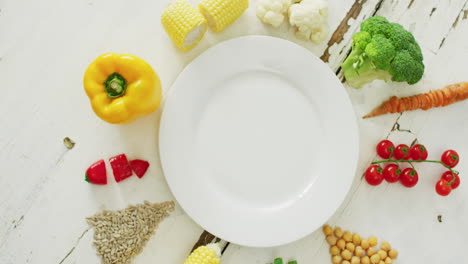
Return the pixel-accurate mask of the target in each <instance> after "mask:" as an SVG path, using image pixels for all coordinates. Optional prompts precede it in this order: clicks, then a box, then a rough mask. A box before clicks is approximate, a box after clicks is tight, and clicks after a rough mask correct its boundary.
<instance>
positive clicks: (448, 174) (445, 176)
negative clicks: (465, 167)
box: [440, 171, 460, 190]
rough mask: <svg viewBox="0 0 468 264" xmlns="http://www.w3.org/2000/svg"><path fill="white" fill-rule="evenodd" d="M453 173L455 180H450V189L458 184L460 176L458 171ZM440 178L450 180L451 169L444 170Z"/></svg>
mask: <svg viewBox="0 0 468 264" xmlns="http://www.w3.org/2000/svg"><path fill="white" fill-rule="evenodd" d="M454 174H455V180H454V181H453V182H452V185H450V187H451V188H452V190H455V189H456V188H457V187H458V186H459V185H460V177H459V176H458V173H454ZM440 179H441V180H446V181H447V182H449V183H450V182H451V181H452V172H451V171H446V172H444V173H443V174H442V177H440Z"/></svg>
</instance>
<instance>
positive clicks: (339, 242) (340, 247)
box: [336, 239, 346, 250]
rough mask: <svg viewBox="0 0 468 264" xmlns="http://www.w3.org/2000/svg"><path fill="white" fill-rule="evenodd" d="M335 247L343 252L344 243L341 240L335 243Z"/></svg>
mask: <svg viewBox="0 0 468 264" xmlns="http://www.w3.org/2000/svg"><path fill="white" fill-rule="evenodd" d="M336 245H337V246H338V248H339V249H341V250H343V249H345V247H346V242H345V241H344V240H343V239H340V240H338V242H336Z"/></svg>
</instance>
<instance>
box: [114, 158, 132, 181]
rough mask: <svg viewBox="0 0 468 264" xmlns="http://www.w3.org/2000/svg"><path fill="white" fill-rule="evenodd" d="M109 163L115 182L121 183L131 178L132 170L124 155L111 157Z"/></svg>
mask: <svg viewBox="0 0 468 264" xmlns="http://www.w3.org/2000/svg"><path fill="white" fill-rule="evenodd" d="M109 161H110V164H111V167H112V172H113V173H114V178H115V181H116V182H121V181H123V180H125V179H127V178H128V177H130V176H132V174H133V173H132V168H130V164H129V163H128V159H127V156H125V154H120V155H117V156H115V157H112V158H110V159H109Z"/></svg>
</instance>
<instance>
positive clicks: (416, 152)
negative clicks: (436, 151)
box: [409, 144, 428, 160]
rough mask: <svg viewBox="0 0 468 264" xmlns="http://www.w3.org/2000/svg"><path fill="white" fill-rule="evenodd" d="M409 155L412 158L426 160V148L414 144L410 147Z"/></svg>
mask: <svg viewBox="0 0 468 264" xmlns="http://www.w3.org/2000/svg"><path fill="white" fill-rule="evenodd" d="M409 153H410V157H411V159H413V160H426V159H427V155H428V154H427V149H426V147H424V146H423V145H421V144H416V145H414V146H412V147H411V148H410V151H409Z"/></svg>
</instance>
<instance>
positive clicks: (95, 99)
mask: <svg viewBox="0 0 468 264" xmlns="http://www.w3.org/2000/svg"><path fill="white" fill-rule="evenodd" d="M83 82H84V89H85V91H86V94H87V95H88V97H89V99H90V101H91V106H92V108H93V110H94V112H95V113H96V115H97V116H99V117H100V118H101V119H102V120H104V121H106V122H109V123H112V124H120V123H128V122H131V121H133V120H135V119H136V118H138V117H140V116H143V115H148V114H150V113H152V112H153V111H155V110H156V109H157V108H158V106H159V104H160V102H161V97H162V93H161V81H160V80H159V77H158V75H157V74H156V72H155V71H154V70H153V68H151V66H150V65H149V64H148V63H146V62H145V61H144V60H142V59H140V58H138V57H136V56H133V55H129V54H115V53H106V54H103V55H101V56H99V57H98V58H96V60H94V61H93V62H92V63H91V64H90V65H89V66H88V68H87V69H86V72H85V75H84V80H83Z"/></svg>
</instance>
